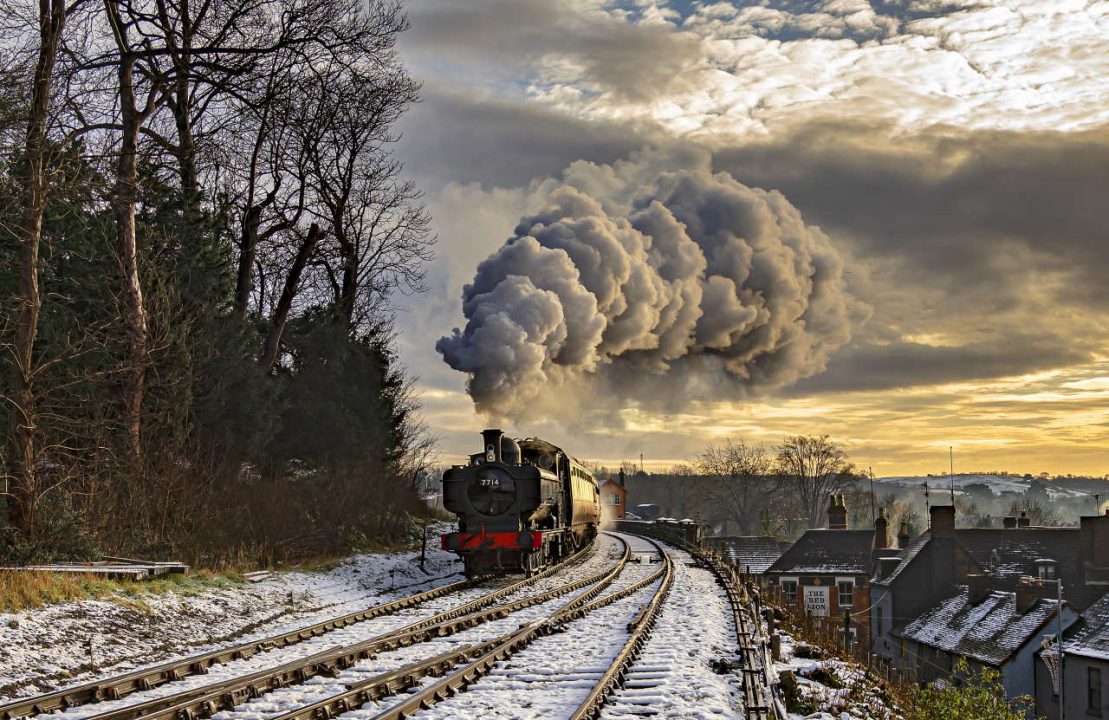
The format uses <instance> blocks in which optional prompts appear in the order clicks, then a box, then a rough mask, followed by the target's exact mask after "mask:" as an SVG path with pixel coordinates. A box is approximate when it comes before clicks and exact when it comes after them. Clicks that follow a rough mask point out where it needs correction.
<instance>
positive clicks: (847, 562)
mask: <svg viewBox="0 0 1109 720" xmlns="http://www.w3.org/2000/svg"><path fill="white" fill-rule="evenodd" d="M873 545H874V531H873V530H806V531H805V534H804V535H802V536H801V537H799V538H798V539H797V542H795V543H793V544H792V545H790V546H789V548H788V549H787V550H786V551H785V552H783V553H782V556H781V557H780V558H778V559H777V560H775V561H774V563H773V564H772V565H771V566H770V567H769V568H767V570H766V571H767V572H769V573H796V574H808V575H835V574H843V575H869V574H870V566H871V556H872V555H871V553H872V549H873Z"/></svg>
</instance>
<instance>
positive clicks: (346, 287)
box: [335, 215, 358, 333]
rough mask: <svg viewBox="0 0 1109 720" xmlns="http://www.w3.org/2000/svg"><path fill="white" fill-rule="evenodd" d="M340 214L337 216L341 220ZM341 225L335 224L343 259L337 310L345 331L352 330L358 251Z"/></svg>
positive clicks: (356, 287) (356, 290)
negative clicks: (341, 228) (341, 317)
mask: <svg viewBox="0 0 1109 720" xmlns="http://www.w3.org/2000/svg"><path fill="white" fill-rule="evenodd" d="M341 217H342V216H341V215H340V216H339V218H340V220H341ZM340 227H341V226H340V225H338V224H336V226H335V228H336V235H337V236H338V239H339V252H340V255H341V256H342V261H343V281H342V285H341V290H340V294H339V312H340V313H341V314H342V316H343V322H344V323H346V327H347V332H348V333H350V332H352V331H353V330H354V305H355V300H356V299H357V298H358V252H357V251H356V249H355V247H354V243H352V242H351V241H350V239H349V238H348V237H347V236H346V232H345V231H344V230H340V229H339V228H340Z"/></svg>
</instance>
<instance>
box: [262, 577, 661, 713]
mask: <svg viewBox="0 0 1109 720" xmlns="http://www.w3.org/2000/svg"><path fill="white" fill-rule="evenodd" d="M664 572H665V569H664V568H660V569H659V570H657V571H656V572H654V573H653V574H651V575H650V576H648V577H646V578H644V579H642V580H640V581H638V582H636V583H633V584H631V585H628V586H627V587H624V588H621V589H620V590H617V591H616V592H613V593H610V594H609V595H605V596H604V597H601V598H598V599H596V600H593V601H591V602H589V603H586V604H585V605H582V606H581V607H580V608H578V609H576V610H574V611H573V612H572V613H568V614H567V615H565V616H563V617H561V618H560V620H559V621H558V622H554V621H551V622H549V623H548V625H546V626H545V627H544V628H543V629H542V631H541V632H542V633H543V634H547V633H550V632H555V631H556V630H557V629H559V628H560V627H561V625H563V624H566V623H568V622H571V621H572V620H575V619H577V618H579V617H584V616H585V615H587V614H589V613H590V612H592V611H594V610H596V609H598V608H601V607H604V606H606V605H610V604H612V603H614V602H616V601H617V600H620V599H623V598H625V597H627V596H629V595H632V594H634V593H636V592H638V591H639V590H641V589H643V588H645V587H647V586H649V585H650V584H652V583H654V582H655V581H657V580H658V579H659V578H660V577H661V576H662V574H663V573H664ZM517 632H518V631H513V632H510V633H507V634H505V635H501V636H499V637H495V638H492V639H490V640H487V641H485V642H482V643H479V644H477V645H462V646H460V647H457V648H454V649H452V650H448V651H447V652H445V653H442V654H440V655H436V656H434V657H431V658H428V659H427V660H419V661H416V662H413V663H410V664H408V665H405V666H404V667H401V668H398V669H396V670H392V671H389V672H386V673H382V674H380V675H376V676H374V677H371V678H368V679H366V680H361V681H359V682H357V683H351V684H350V685H348V686H347V690H346V691H345V692H342V693H339V694H338V695H332V696H330V697H327V698H324V699H322V700H319V701H317V702H315V703H312V704H310V705H306V706H304V707H299V708H295V709H293V710H290V711H289V712H286V713H284V714H282V715H277V716H275V717H273V718H270V719H269V720H330V719H331V718H334V717H336V716H338V715H341V714H343V713H346V712H350V711H352V710H357V709H359V708H361V707H363V706H365V705H367V704H369V703H371V702H376V701H380V700H382V699H384V698H386V697H389V696H391V695H397V694H399V693H401V692H405V691H408V690H411V689H412V688H414V687H415V686H416V685H417V684H418V683H419V681H420V680H422V679H423V678H425V677H439V676H442V675H445V674H446V673H447V672H449V671H450V670H452V669H453V668H454V667H455V666H456V665H458V664H460V663H463V662H468V661H472V660H474V659H477V658H480V657H481V656H483V655H485V654H487V653H490V652H492V651H494V650H495V649H496V648H497V646H499V645H501V644H504V643H506V642H508V641H509V640H511V639H512V637H513V636H514V635H515V634H516V633H517Z"/></svg>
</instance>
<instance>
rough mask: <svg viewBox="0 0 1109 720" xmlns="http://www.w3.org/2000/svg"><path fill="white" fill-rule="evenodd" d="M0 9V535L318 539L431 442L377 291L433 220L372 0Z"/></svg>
mask: <svg viewBox="0 0 1109 720" xmlns="http://www.w3.org/2000/svg"><path fill="white" fill-rule="evenodd" d="M16 5H17V4H16V3H5V4H4V5H3V8H2V9H0V147H2V150H3V154H2V160H0V228H2V230H3V232H4V233H5V235H7V236H8V237H9V238H10V241H7V242H5V243H3V246H2V250H0V293H2V294H3V297H4V299H5V300H4V303H3V307H2V310H0V343H2V349H3V351H4V352H3V354H2V358H3V359H2V360H0V362H2V369H3V373H2V379H0V383H2V385H0V395H2V399H3V401H4V402H3V404H2V409H0V421H2V422H3V423H4V427H5V428H6V430H7V432H6V434H5V438H6V442H5V443H4V444H3V447H2V450H0V452H2V453H3V456H2V457H0V460H2V462H0V467H2V468H3V483H4V485H3V488H2V489H3V494H2V496H0V497H2V500H0V509H2V510H3V513H2V517H0V554H3V555H4V556H6V557H7V559H9V560H16V561H18V560H27V559H32V558H36V557H43V556H49V555H58V554H69V555H79V554H83V553H88V552H91V551H92V549H94V548H98V549H111V550H113V551H115V552H117V553H123V552H135V553H168V552H176V553H184V554H185V555H186V556H190V557H193V558H195V559H198V560H199V561H202V562H204V561H213V562H218V561H220V560H222V559H225V558H227V557H230V556H232V555H235V554H243V553H248V554H252V555H257V554H261V555H265V556H267V557H272V556H275V555H287V554H298V553H311V552H328V551H332V550H339V549H349V548H350V547H354V546H358V545H360V544H363V545H364V544H366V543H367V542H369V539H370V538H380V537H383V536H384V537H388V536H390V535H396V534H397V533H400V532H401V531H402V530H403V528H404V526H405V522H406V514H407V513H409V512H411V511H414V510H416V509H417V508H418V507H419V505H418V500H417V498H416V493H415V489H414V483H413V477H414V476H415V474H416V473H417V472H418V471H419V470H420V469H421V468H422V467H424V466H426V464H427V462H428V457H429V454H430V453H431V452H432V449H433V445H432V443H431V441H430V439H429V437H428V434H427V432H426V430H425V429H424V428H423V426H422V425H421V423H420V421H419V418H418V415H417V409H418V408H417V406H416V403H415V401H414V399H413V396H412V393H411V388H410V384H409V381H408V378H407V377H406V376H405V374H404V372H403V368H401V367H400V366H399V364H398V362H397V359H396V357H395V354H394V352H393V349H392V327H393V319H392V316H391V313H390V298H391V297H392V296H393V295H394V294H395V293H396V292H410V291H419V290H420V289H422V282H423V279H424V267H425V265H426V262H427V261H428V260H429V259H430V258H431V255H432V248H433V242H434V238H433V237H432V235H431V234H430V230H429V225H430V219H429V216H428V214H427V211H426V208H425V206H424V204H423V202H422V199H421V194H420V192H419V190H418V189H417V188H416V187H415V186H414V185H413V184H412V183H411V182H410V181H407V180H406V179H405V178H404V176H403V168H402V166H401V164H400V163H399V162H398V161H397V159H396V158H395V157H393V155H392V153H391V147H392V144H393V143H394V142H395V140H396V139H397V137H396V123H397V120H398V119H399V118H400V116H401V115H402V113H403V112H404V111H405V110H406V108H407V107H408V106H409V105H410V104H411V103H413V102H415V101H416V100H417V98H418V91H419V88H418V85H417V83H416V82H415V81H414V80H413V79H412V78H411V77H410V76H409V74H408V73H407V71H406V69H405V68H404V66H403V64H402V63H401V61H400V60H399V58H398V56H397V53H396V47H395V46H396V40H397V37H398V35H399V34H400V33H401V32H403V31H404V30H405V29H406V27H407V25H406V19H405V16H404V14H403V12H402V9H401V7H400V6H399V4H398V3H396V2H393V1H391V0H368V1H367V0H68V2H65V1H64V0H39V2H38V3H36V4H27V5H26V6H21V7H16Z"/></svg>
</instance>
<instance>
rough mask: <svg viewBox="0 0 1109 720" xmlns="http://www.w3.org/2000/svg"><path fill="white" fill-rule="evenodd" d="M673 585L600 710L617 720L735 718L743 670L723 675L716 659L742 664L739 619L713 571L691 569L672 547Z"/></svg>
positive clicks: (739, 713)
mask: <svg viewBox="0 0 1109 720" xmlns="http://www.w3.org/2000/svg"><path fill="white" fill-rule="evenodd" d="M666 552H667V553H669V555H670V557H671V559H672V560H673V561H674V570H675V577H674V585H673V587H672V588H671V590H670V595H669V597H667V599H666V604H665V605H664V606H663V609H662V612H661V613H660V614H659V618H658V621H657V622H656V623H655V627H654V630H653V631H652V632H651V635H650V637H649V639H648V640H647V643H646V644H645V645H644V646H643V651H642V652H641V653H640V654H639V657H638V658H637V659H636V661H635V663H634V664H633V665H632V667H631V668H630V670H629V672H628V677H627V682H626V683H625V686H624V687H623V688H621V689H620V690H618V691H617V692H616V693H614V695H613V697H612V698H610V699H609V702H608V704H607V705H606V706H605V708H604V711H603V712H602V714H601V717H602V718H607V719H608V720H618V719H622V718H629V717H636V716H641V715H643V714H644V711H645V710H646V709H647V708H646V706H650V710H651V715H652V716H653V717H660V718H697V719H699V720H709V719H713V720H715V719H716V718H736V717H742V715H743V691H742V686H741V682H742V681H741V679H740V674H741V673H740V670H738V669H736V670H735V671H734V672H732V673H728V674H724V675H718V674H716V673H715V672H714V671H713V669H712V663H713V662H714V661H719V660H727V661H728V662H729V663H732V664H734V665H735V666H736V667H737V668H738V666H739V662H740V657H739V654H738V653H737V652H736V651H737V648H736V641H735V633H736V628H735V622H734V619H733V618H732V613H731V606H730V605H729V604H728V600H727V596H726V595H725V593H724V590H723V589H722V588H721V587H720V586H719V585H717V584H716V578H715V576H713V574H712V573H711V572H710V571H708V570H705V569H704V568H699V567H690V566H689V565H688V563H691V562H692V561H693V558H692V557H691V556H690V555H689V554H688V553H685V552H683V551H681V550H676V549H673V548H667V549H666Z"/></svg>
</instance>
